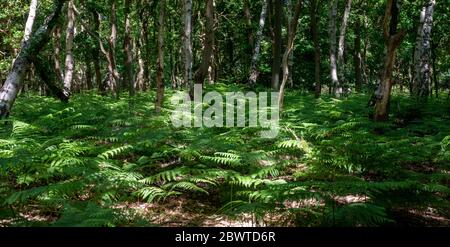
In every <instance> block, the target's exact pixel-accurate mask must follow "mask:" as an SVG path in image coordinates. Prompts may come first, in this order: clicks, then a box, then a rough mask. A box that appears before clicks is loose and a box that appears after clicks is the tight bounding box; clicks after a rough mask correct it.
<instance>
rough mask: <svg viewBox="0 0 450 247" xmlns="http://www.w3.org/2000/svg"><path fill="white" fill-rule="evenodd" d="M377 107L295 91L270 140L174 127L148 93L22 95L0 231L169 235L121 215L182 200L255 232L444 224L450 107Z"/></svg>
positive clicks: (0, 194)
mask: <svg viewBox="0 0 450 247" xmlns="http://www.w3.org/2000/svg"><path fill="white" fill-rule="evenodd" d="M215 89H216V90H217V89H218V90H221V91H225V90H227V91H230V90H233V89H231V87H225V86H221V85H218V86H216V88H215ZM234 89H236V88H234ZM170 93H172V92H169V94H170ZM368 100H369V98H368V96H365V95H354V96H350V97H349V98H346V99H342V100H337V99H332V98H327V97H324V98H322V99H314V97H313V96H311V95H306V94H302V93H299V92H290V93H288V95H287V98H286V110H285V112H284V114H283V121H282V123H281V133H280V135H279V136H278V137H277V138H276V139H262V138H260V137H259V131H260V130H259V129H257V128H174V127H172V124H171V121H170V117H169V116H170V109H166V110H165V111H164V112H163V113H162V114H161V115H156V114H155V113H154V105H153V103H152V102H154V95H153V94H150V93H148V94H147V93H145V94H141V95H139V96H137V97H136V98H135V99H133V101H132V102H130V101H129V100H128V97H123V99H121V100H119V101H116V100H112V99H111V98H109V97H102V96H99V95H96V94H95V93H92V94H91V93H85V94H81V95H75V96H74V97H73V99H72V101H71V103H69V104H63V103H60V102H58V101H56V100H54V99H50V98H45V97H39V96H35V95H22V96H21V98H20V99H19V100H18V102H17V104H16V105H15V107H14V113H13V115H12V116H11V118H10V119H9V120H7V121H6V120H3V122H2V123H1V125H2V127H1V130H0V131H1V132H0V225H17V226H28V225H44V226H45V225H52V226H137V225H147V226H152V225H159V224H158V222H152V220H151V219H150V218H148V217H145V215H144V214H139V213H136V212H134V211H130V210H127V209H126V208H127V207H126V206H125V207H124V206H123V205H128V204H131V203H154V204H164V203H166V202H167V201H171V200H175V201H176V200H180V198H189V199H190V200H193V201H196V202H199V203H204V204H208V205H210V208H212V210H211V211H210V212H199V213H204V214H208V213H211V212H214V213H215V214H218V215H226V216H227V217H228V218H229V219H239V218H241V217H245V216H248V215H251V217H252V219H254V221H255V222H256V223H257V224H258V225H295V226H379V225H446V224H447V225H448V222H449V221H448V217H450V215H449V212H450V203H449V194H450V189H449V188H448V187H449V181H450V107H449V106H450V104H449V102H448V101H447V100H445V97H442V99H439V100H437V99H430V100H429V101H428V102H427V104H425V105H420V104H417V103H416V102H414V101H412V100H410V99H409V98H408V97H407V96H405V97H403V96H401V95H400V94H398V95H395V96H394V97H393V101H392V102H391V109H392V110H391V118H390V119H391V120H390V121H389V122H386V123H374V122H372V121H370V120H369V118H368V116H369V108H368V107H367V102H368ZM194 211H195V209H194ZM29 215H33V217H30V216H29ZM39 217H43V218H39Z"/></svg>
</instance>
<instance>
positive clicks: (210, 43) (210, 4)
mask: <svg viewBox="0 0 450 247" xmlns="http://www.w3.org/2000/svg"><path fill="white" fill-rule="evenodd" d="M205 17H206V25H205V41H204V44H203V52H202V62H201V64H200V67H199V68H198V70H197V71H196V72H195V82H196V83H197V84H203V83H204V81H205V79H206V77H208V78H209V80H211V79H212V78H213V77H212V76H211V74H212V73H213V71H214V69H213V62H214V40H215V37H214V0H207V2H206V12H205ZM210 83H211V81H210Z"/></svg>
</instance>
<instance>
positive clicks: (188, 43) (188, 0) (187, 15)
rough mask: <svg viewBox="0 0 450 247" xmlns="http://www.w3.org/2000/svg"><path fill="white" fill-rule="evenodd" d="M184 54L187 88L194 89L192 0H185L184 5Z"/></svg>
mask: <svg viewBox="0 0 450 247" xmlns="http://www.w3.org/2000/svg"><path fill="white" fill-rule="evenodd" d="M183 7H184V8H183V24H184V33H183V34H184V35H183V55H184V83H185V85H186V88H188V89H189V90H193V87H194V85H193V83H192V57H193V54H192V0H184V5H183Z"/></svg>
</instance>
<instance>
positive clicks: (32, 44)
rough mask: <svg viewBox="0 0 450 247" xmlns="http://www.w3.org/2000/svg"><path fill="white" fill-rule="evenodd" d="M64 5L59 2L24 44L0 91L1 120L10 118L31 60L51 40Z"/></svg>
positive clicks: (61, 1)
mask: <svg viewBox="0 0 450 247" xmlns="http://www.w3.org/2000/svg"><path fill="white" fill-rule="evenodd" d="M63 5H64V0H58V1H57V2H56V6H55V8H54V10H53V12H52V14H51V15H50V16H49V17H48V18H47V19H46V20H45V22H44V24H43V25H42V26H41V27H40V28H39V29H38V30H37V31H36V32H35V33H34V34H33V35H32V36H31V37H30V38H29V39H28V40H27V41H25V42H23V46H22V47H21V49H20V52H19V55H18V56H17V58H16V59H15V61H14V64H13V66H12V69H11V71H10V73H9V74H8V77H7V78H6V81H5V83H4V84H3V86H2V88H1V90H0V118H5V117H7V116H9V113H10V111H11V108H12V106H13V104H14V101H15V100H16V98H17V94H18V92H19V89H20V88H21V86H22V82H23V79H24V76H25V73H26V71H27V70H28V69H29V68H30V65H31V59H30V58H31V56H32V55H34V54H38V53H39V52H40V50H41V49H42V48H43V47H44V45H45V44H46V43H47V42H48V41H49V40H50V37H51V34H52V32H53V28H54V27H55V25H56V23H57V21H58V18H59V16H60V14H61V10H62V7H63Z"/></svg>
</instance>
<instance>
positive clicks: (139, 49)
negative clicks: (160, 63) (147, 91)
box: [135, 28, 145, 91]
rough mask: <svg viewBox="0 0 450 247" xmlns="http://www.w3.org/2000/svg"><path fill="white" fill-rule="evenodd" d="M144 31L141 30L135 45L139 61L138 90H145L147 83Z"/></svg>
mask: <svg viewBox="0 0 450 247" xmlns="http://www.w3.org/2000/svg"><path fill="white" fill-rule="evenodd" d="M143 33H144V32H143V30H142V28H141V30H140V34H139V38H138V39H137V41H136V45H135V54H136V56H137V61H138V72H137V74H136V82H135V84H136V90H137V91H139V90H144V83H145V79H144V76H145V62H144V58H143V56H142V49H143V46H144V43H143V37H142V36H143Z"/></svg>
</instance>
